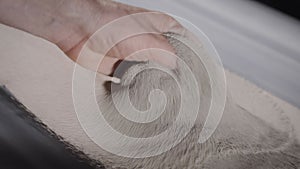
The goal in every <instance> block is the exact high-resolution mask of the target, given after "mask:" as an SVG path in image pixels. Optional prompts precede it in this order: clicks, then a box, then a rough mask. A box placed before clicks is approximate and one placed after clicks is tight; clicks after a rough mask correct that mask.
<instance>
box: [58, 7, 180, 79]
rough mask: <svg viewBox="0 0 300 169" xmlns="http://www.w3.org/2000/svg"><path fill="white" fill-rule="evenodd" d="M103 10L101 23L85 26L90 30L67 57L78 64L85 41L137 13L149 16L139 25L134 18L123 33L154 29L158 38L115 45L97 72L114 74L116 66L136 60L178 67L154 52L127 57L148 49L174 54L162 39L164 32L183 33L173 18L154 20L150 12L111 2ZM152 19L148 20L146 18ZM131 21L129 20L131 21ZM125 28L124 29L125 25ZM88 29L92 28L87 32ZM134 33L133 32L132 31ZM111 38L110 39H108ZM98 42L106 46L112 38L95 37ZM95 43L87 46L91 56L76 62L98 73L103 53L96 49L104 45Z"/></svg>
mask: <svg viewBox="0 0 300 169" xmlns="http://www.w3.org/2000/svg"><path fill="white" fill-rule="evenodd" d="M102 9H104V10H101V13H100V14H99V16H100V17H99V22H95V21H93V22H90V23H88V24H86V25H85V27H86V28H85V29H84V30H89V31H88V32H86V33H85V34H84V36H82V38H81V39H83V40H82V41H78V42H75V43H73V44H74V45H73V47H72V48H71V49H70V50H64V49H63V50H64V51H65V52H66V54H67V55H68V56H69V57H70V58H71V59H72V60H74V61H76V59H77V57H78V55H79V52H80V50H81V48H82V46H83V45H84V43H85V42H86V40H87V39H88V38H89V37H90V36H91V35H92V34H93V33H94V32H95V31H97V30H98V29H100V28H102V27H103V26H104V25H105V24H107V23H109V22H111V21H115V20H116V19H118V18H120V17H122V16H128V15H131V14H136V13H143V12H149V14H147V15H145V16H144V19H143V23H139V22H140V21H141V20H140V19H139V21H138V20H134V19H135V18H132V20H134V21H132V22H130V21H128V22H130V23H131V24H126V25H124V28H122V29H130V30H143V29H144V30H145V31H146V29H148V28H151V29H154V30H155V31H156V32H158V33H159V34H141V35H136V36H132V37H129V38H127V39H125V40H123V41H121V42H120V43H118V44H116V45H115V46H114V47H113V48H112V49H111V50H110V51H109V52H108V53H107V54H106V57H104V59H103V60H102V62H101V65H100V66H99V67H98V68H97V71H99V72H101V73H103V74H107V75H109V74H111V73H112V72H113V71H114V68H115V67H116V63H118V61H120V60H124V59H126V60H134V61H145V60H153V61H156V62H158V63H160V64H163V65H166V66H169V67H171V68H174V67H175V66H176V57H163V56H157V55H152V54H151V52H149V53H148V54H146V55H145V54H144V56H143V57H128V56H130V55H131V54H133V53H134V52H137V51H140V50H143V49H148V48H158V49H162V50H166V51H169V52H171V53H174V49H173V47H172V46H171V45H170V44H169V43H168V41H167V39H166V38H165V37H164V36H163V35H162V33H165V32H170V31H172V32H181V31H183V30H184V29H183V27H182V26H181V25H180V24H179V23H178V22H177V21H176V20H175V19H173V18H172V17H170V16H168V15H166V14H162V13H160V14H158V17H157V16H155V17H154V16H151V15H153V14H151V13H150V12H151V11H148V10H146V9H142V8H137V7H132V6H128V5H124V4H120V3H116V2H112V1H109V2H108V3H107V4H105V7H104V8H102ZM147 16H149V17H147ZM130 19H131V18H130V17H129V20H130ZM122 26H123V25H122ZM88 27H89V28H88ZM110 29H111V31H110V34H111V35H113V34H118V33H119V31H120V28H119V27H118V28H110ZM133 32H134V31H133ZM108 36H109V35H108ZM95 38H96V40H97V42H99V41H101V42H102V43H104V44H105V41H107V40H111V39H112V38H111V37H106V38H104V37H97V34H96V37H95ZM97 42H96V43H92V46H88V48H90V50H91V52H89V53H92V54H90V55H88V56H85V57H84V58H83V59H80V60H77V62H79V64H81V65H82V66H84V67H87V68H89V69H92V70H93V69H95V68H93V67H94V66H92V65H94V64H95V63H98V62H99V57H101V56H103V55H104V54H103V53H99V52H98V53H97V48H101V46H103V45H101V43H97Z"/></svg>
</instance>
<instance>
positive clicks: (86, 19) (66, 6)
mask: <svg viewBox="0 0 300 169" xmlns="http://www.w3.org/2000/svg"><path fill="white" fill-rule="evenodd" d="M141 12H149V11H148V10H146V9H142V8H137V7H133V6H128V5H125V4H121V3H117V2H113V1H109V0H98V1H95V0H45V1H39V0H15V1H10V0H3V1H0V23H3V24H6V25H9V26H12V27H14V28H17V29H20V30H23V31H26V32H29V33H31V34H33V35H36V36H39V37H41V38H43V39H46V40H48V41H50V42H52V43H54V44H56V45H57V46H58V47H59V48H60V49H61V50H62V51H63V52H64V53H65V54H66V55H67V56H68V57H69V58H71V59H72V60H73V61H76V59H77V57H78V55H79V52H80V50H81V49H82V46H83V45H84V44H85V42H86V41H87V40H88V38H89V37H90V36H91V35H93V34H94V33H95V32H96V31H97V30H98V29H99V28H101V27H103V26H104V25H106V24H107V23H109V22H111V21H114V20H116V19H118V18H120V17H122V16H127V15H130V14H136V13H141ZM154 22H157V23H154ZM148 23H149V25H148V26H150V27H151V26H154V27H155V28H156V29H157V30H158V32H160V33H164V32H168V31H172V30H180V29H182V27H181V25H180V24H179V23H178V22H177V21H176V20H175V19H173V18H172V17H170V16H168V15H165V14H164V15H162V18H160V19H159V20H157V21H153V20H149V22H148ZM136 26H137V27H138V26H139V24H136ZM124 29H126V27H124ZM116 33H117V32H116ZM147 48H159V49H163V50H167V51H170V52H173V53H174V49H173V48H172V47H171V45H170V44H169V43H168V42H167V40H166V39H165V38H164V37H163V36H162V35H161V34H160V35H158V34H156V35H154V34H142V35H138V36H133V37H130V38H127V39H126V40H123V41H122V42H120V43H118V44H117V45H116V46H114V47H113V48H112V49H111V50H110V51H109V52H108V53H107V54H106V56H107V57H105V59H104V60H103V62H102V65H100V66H99V67H98V68H97V71H98V72H101V73H104V74H111V73H112V72H113V69H114V65H115V63H116V62H118V61H119V60H123V59H125V58H126V57H127V56H129V55H130V54H132V53H134V52H136V51H139V50H142V49H147ZM144 59H145V58H143V59H141V60H144ZM147 59H150V60H155V61H158V62H159V63H162V64H164V65H167V66H170V67H174V65H175V64H176V62H175V58H168V59H166V58H159V57H158V56H150V55H149V56H147ZM134 60H139V58H134ZM91 62H94V60H93V59H92V58H86V59H85V60H84V61H81V62H79V64H81V65H83V66H84V67H86V68H90V67H89V63H91ZM90 69H91V68H90Z"/></svg>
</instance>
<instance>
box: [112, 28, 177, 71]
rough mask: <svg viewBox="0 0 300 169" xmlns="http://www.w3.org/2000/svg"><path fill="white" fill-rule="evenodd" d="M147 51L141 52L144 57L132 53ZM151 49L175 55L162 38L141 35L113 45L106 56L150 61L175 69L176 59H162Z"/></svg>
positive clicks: (160, 36)
mask: <svg viewBox="0 0 300 169" xmlns="http://www.w3.org/2000/svg"><path fill="white" fill-rule="evenodd" d="M147 49H149V52H143V54H144V55H134V53H137V52H138V51H145V50H147ZM151 49H160V50H164V51H166V52H169V53H172V54H175V50H174V48H173V47H172V46H171V45H170V44H169V42H168V40H167V39H166V38H165V37H164V36H162V35H156V34H142V35H137V36H133V37H130V38H127V39H125V40H123V41H121V42H120V43H118V44H117V45H115V46H114V47H113V48H112V49H111V50H110V51H109V52H108V54H107V55H108V56H114V57H117V58H120V59H125V60H131V61H147V60H152V61H155V62H157V63H159V64H163V65H164V66H168V67H170V68H175V67H176V60H177V58H176V57H175V56H174V57H163V56H161V55H159V54H157V53H156V54H155V55H154V54H152V53H151Z"/></svg>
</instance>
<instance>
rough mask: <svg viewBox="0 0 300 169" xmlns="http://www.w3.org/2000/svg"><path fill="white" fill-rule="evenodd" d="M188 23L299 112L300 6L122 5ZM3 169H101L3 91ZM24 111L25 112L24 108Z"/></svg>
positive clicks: (169, 1) (230, 1) (217, 2)
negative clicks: (61, 139)
mask: <svg viewBox="0 0 300 169" xmlns="http://www.w3.org/2000/svg"><path fill="white" fill-rule="evenodd" d="M118 1H119V2H122V3H126V4H130V5H134V6H139V7H144V8H147V9H152V10H158V11H163V12H167V13H170V14H173V15H176V16H179V17H182V18H185V19H187V20H189V21H190V22H192V23H193V24H194V25H196V26H197V27H198V28H200V29H201V30H202V31H203V32H204V33H205V34H206V35H207V36H208V37H209V39H210V40H211V41H212V43H213V44H214V45H215V47H216V49H217V51H218V53H219V55H220V57H221V59H222V62H223V64H224V67H225V68H226V69H228V70H230V71H232V72H235V73H237V74H239V75H240V76H242V77H244V78H245V79H247V80H249V81H251V82H253V83H255V84H256V85H257V86H259V87H261V88H263V89H265V90H267V91H269V92H270V93H272V94H274V95H275V96H277V97H279V98H281V99H283V100H285V101H287V102H289V103H291V104H293V105H294V106H296V107H298V108H300V22H299V18H300V15H299V13H300V12H299V9H300V6H299V3H298V2H297V1H283V0H257V1H251V0H206V1H204V0H118ZM0 96H1V97H0V143H1V146H0V152H1V153H2V154H1V159H0V168H1V169H14V168H30V169H35V168H55V169H58V168H62V169H68V168H72V169H87V168H95V167H96V165H100V166H98V168H102V166H101V164H94V165H90V163H91V161H89V160H88V159H86V158H82V154H80V152H73V150H72V148H70V147H68V145H66V144H64V143H61V142H59V141H58V138H56V137H52V136H51V132H49V131H46V129H45V128H43V127H42V126H40V125H37V124H36V122H34V121H33V117H31V116H28V112H27V110H26V109H24V108H22V106H20V104H19V103H17V102H14V101H13V100H11V98H12V95H11V94H10V93H9V92H8V91H7V90H6V89H5V88H1V90H0ZM20 107H21V108H20Z"/></svg>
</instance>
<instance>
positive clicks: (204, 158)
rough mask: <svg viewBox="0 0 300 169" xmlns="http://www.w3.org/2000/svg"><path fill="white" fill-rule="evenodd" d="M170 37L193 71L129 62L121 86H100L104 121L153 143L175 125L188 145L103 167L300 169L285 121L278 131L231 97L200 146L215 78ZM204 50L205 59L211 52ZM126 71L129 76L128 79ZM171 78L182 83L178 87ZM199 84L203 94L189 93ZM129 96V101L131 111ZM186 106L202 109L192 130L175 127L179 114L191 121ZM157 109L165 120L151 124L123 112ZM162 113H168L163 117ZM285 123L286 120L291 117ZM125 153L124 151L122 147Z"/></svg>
mask: <svg viewBox="0 0 300 169" xmlns="http://www.w3.org/2000/svg"><path fill="white" fill-rule="evenodd" d="M167 37H168V39H169V42H170V43H171V44H172V45H173V47H174V48H175V50H176V54H177V55H178V56H179V57H180V58H181V59H182V62H184V64H186V65H187V66H188V67H189V70H188V69H186V67H185V66H183V64H181V63H179V61H178V64H177V67H176V68H175V69H174V70H168V69H167V68H164V67H162V66H159V65H157V64H155V63H152V62H135V63H133V64H128V63H127V62H125V61H124V62H122V63H121V64H120V65H119V67H120V68H117V70H116V72H115V73H116V74H118V75H119V76H120V78H121V84H117V85H116V84H106V85H102V84H101V83H99V84H98V85H97V91H96V94H97V100H98V104H99V109H100V110H101V112H102V113H103V116H104V117H105V119H106V121H107V122H108V123H109V124H110V126H111V127H112V128H114V129H115V130H116V131H118V132H119V133H122V134H124V135H127V136H130V137H135V138H149V137H154V136H156V135H159V134H161V133H163V132H164V131H166V130H168V128H170V126H172V125H177V127H176V128H175V129H176V130H178V131H175V132H176V133H178V138H179V137H182V139H181V141H180V142H179V144H177V145H175V146H174V147H173V148H172V149H171V150H169V151H166V152H164V153H162V154H160V155H157V156H153V157H147V158H126V157H120V156H117V155H114V154H109V155H107V154H106V155H103V157H101V162H103V163H104V164H105V166H106V167H107V168H149V169H150V168H211V169H216V168H220V169H221V168H222V169H226V168H266V169H268V168H270V169H271V168H299V167H300V159H299V157H300V146H299V145H298V144H297V143H296V141H295V139H294V137H293V133H292V130H291V128H290V126H289V123H288V121H287V120H285V121H284V120H283V122H282V123H286V125H285V126H286V127H285V128H284V129H282V130H278V129H275V128H274V127H272V126H271V125H269V124H268V123H266V122H265V121H263V120H261V119H259V118H258V117H256V116H254V115H252V114H251V113H250V112H248V111H246V110H245V109H243V108H242V107H241V106H239V105H236V104H235V103H234V102H233V101H232V99H231V97H230V94H228V96H227V101H226V106H225V110H224V113H223V117H222V120H221V122H220V124H219V125H218V127H217V129H216V131H215V132H214V134H213V135H212V137H210V138H209V140H207V141H206V142H205V143H202V144H200V143H198V138H199V133H200V132H201V130H202V127H203V125H204V122H205V118H206V116H207V113H208V110H209V106H210V100H211V86H210V83H209V76H208V73H207V71H206V69H205V66H204V65H203V64H202V62H201V60H200V59H199V57H198V56H196V54H195V53H194V52H193V51H192V50H191V49H190V48H189V47H188V45H186V44H183V43H182V42H181V41H180V40H178V39H179V37H177V35H172V36H167ZM201 50H203V53H202V54H203V55H205V54H206V52H205V50H204V49H201ZM153 67H155V68H153ZM157 68H159V69H161V70H159V69H157ZM123 71H125V73H122V72H123ZM190 71H191V72H190ZM171 75H173V77H176V78H177V81H176V80H175V79H174V78H173V77H172V76H171ZM193 78H195V79H193ZM193 80H196V82H197V84H198V85H197V88H195V89H189V86H190V84H188V83H190V82H192V81H193ZM158 90H160V91H163V94H164V96H163V95H162V94H161V93H160V92H156V93H155V92H154V93H155V94H156V95H155V94H154V95H153V97H158V98H152V99H151V97H150V93H151V91H152V92H153V91H158ZM182 90H186V91H188V92H189V93H188V94H189V98H197V97H196V96H193V95H197V94H198V95H199V99H200V102H197V100H186V99H182V97H183V96H182V95H181V91H182ZM195 91H196V92H195ZM197 92H198V93H197ZM126 94H128V97H129V101H130V104H129V105H128V100H127V99H126ZM163 97H165V99H166V100H165V101H164V99H163ZM181 101H182V102H181ZM116 103H117V104H118V105H119V107H118V108H116ZM181 104H188V105H192V106H190V107H193V106H195V104H199V111H198V116H197V117H196V118H195V119H194V123H193V124H189V122H190V121H188V122H187V121H184V120H183V121H180V119H179V123H176V124H175V123H174V121H175V120H178V119H176V118H177V117H178V114H179V113H185V114H184V116H185V117H187V118H189V116H190V114H189V113H186V112H180V106H181ZM153 105H155V107H154V108H153V107H152V108H153V109H152V110H153V111H154V113H157V114H158V115H159V116H158V118H156V119H155V120H153V121H151V122H147V123H138V122H133V121H130V120H129V119H126V118H125V117H124V116H123V115H121V114H120V112H119V111H123V113H125V114H130V113H131V112H130V111H132V107H134V108H135V109H136V110H139V111H147V110H149V109H150V108H151V106H153ZM161 110H163V112H160V111H161ZM155 111H157V112H155ZM158 111H159V112H158ZM150 113H151V112H150ZM152 113H153V112H152ZM160 113H161V114H160ZM275 114H276V115H278V112H274V115H275ZM280 116H282V115H280ZM282 118H283V119H285V117H282ZM190 125H192V127H191V129H190V131H189V132H188V133H187V134H186V135H185V134H182V133H181V131H184V130H186V129H189V128H190V127H189V126H190ZM100 134H101V133H100ZM104 137H106V136H104ZM112 141H113V140H112ZM172 143H173V142H172V141H170V140H169V139H168V138H167V139H166V140H164V142H163V143H160V144H161V145H162V146H164V145H167V144H172ZM125 144H126V143H125ZM131 146H133V147H134V146H135V145H131ZM121 151H122V147H120V152H121ZM141 151H143V149H141ZM266 161H268V162H266Z"/></svg>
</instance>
